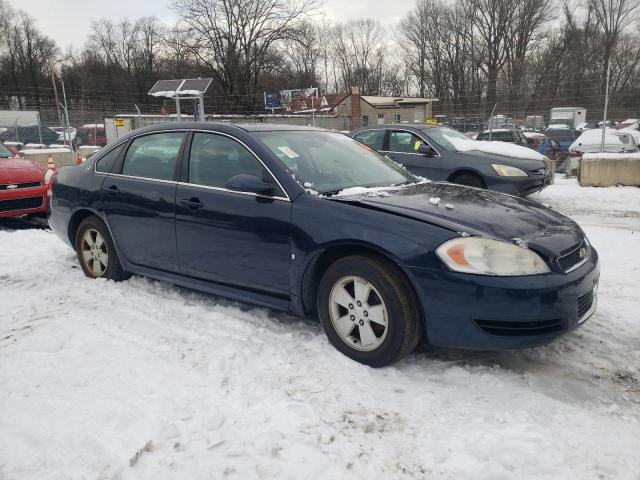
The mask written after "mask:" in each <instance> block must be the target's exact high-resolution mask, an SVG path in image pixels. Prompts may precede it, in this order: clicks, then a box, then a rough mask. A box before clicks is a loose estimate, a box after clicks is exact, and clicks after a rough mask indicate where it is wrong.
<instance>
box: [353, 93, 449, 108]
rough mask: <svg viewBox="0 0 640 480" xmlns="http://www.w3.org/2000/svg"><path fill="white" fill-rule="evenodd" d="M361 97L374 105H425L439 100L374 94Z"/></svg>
mask: <svg viewBox="0 0 640 480" xmlns="http://www.w3.org/2000/svg"><path fill="white" fill-rule="evenodd" d="M361 98H362V99H363V100H364V101H365V102H367V103H368V104H369V105H371V106H373V107H395V106H397V105H424V104H427V103H432V102H437V101H438V99H437V98H420V97H381V96H373V95H362V96H361Z"/></svg>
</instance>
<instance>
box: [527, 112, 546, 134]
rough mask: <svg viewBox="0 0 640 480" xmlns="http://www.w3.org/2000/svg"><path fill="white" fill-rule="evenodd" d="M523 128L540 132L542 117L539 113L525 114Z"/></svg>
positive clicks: (542, 125) (542, 123)
mask: <svg viewBox="0 0 640 480" xmlns="http://www.w3.org/2000/svg"><path fill="white" fill-rule="evenodd" d="M524 129H525V130H526V131H528V132H542V131H543V130H544V118H542V117H541V116H540V115H527V117H525V119H524Z"/></svg>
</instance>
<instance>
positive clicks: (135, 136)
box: [93, 128, 291, 202]
mask: <svg viewBox="0 0 640 480" xmlns="http://www.w3.org/2000/svg"><path fill="white" fill-rule="evenodd" d="M176 132H184V133H186V134H187V135H185V140H186V139H187V138H191V137H192V136H193V135H192V134H193V133H196V132H201V133H211V134H219V135H225V136H227V137H229V138H231V139H233V140H235V141H237V142H238V143H240V144H241V145H243V146H244V147H245V148H246V149H247V150H249V152H251V154H252V155H253V156H254V157H255V158H257V159H258V161H259V162H260V163H261V164H262V166H263V167H264V168H265V169H266V170H267V172H269V175H271V177H272V178H273V179H274V180H275V181H276V184H277V185H278V186H279V187H280V190H282V192H283V193H284V194H285V196H284V197H280V196H269V195H259V194H256V193H251V192H239V191H237V190H229V189H228V188H220V187H209V186H207V185H199V184H197V183H189V182H183V181H181V180H180V179H181V177H180V176H178V177H177V178H178V180H175V179H174V180H162V179H159V178H147V177H137V176H133V175H123V174H122V173H102V172H97V171H96V164H97V163H98V161H99V160H100V159H97V160H96V161H95V162H94V163H93V173H94V174H96V175H103V176H110V175H112V176H117V177H124V178H133V179H136V180H147V181H150V182H161V183H173V184H176V185H183V186H193V187H200V188H207V189H215V190H219V191H225V192H229V193H238V194H241V195H252V196H255V197H260V198H267V199H269V198H270V199H274V200H286V201H287V202H291V197H289V193H288V192H287V191H286V190H285V189H284V187H283V186H282V184H281V183H280V181H279V180H278V178H277V177H276V176H275V175H274V174H273V172H272V171H271V169H270V168H269V167H267V165H265V163H264V162H263V161H262V160H261V159H260V157H258V155H256V153H255V152H254V151H253V150H252V149H251V148H250V147H249V146H248V145H247V144H246V143H244V142H243V141H242V140H240V139H239V138H237V137H234V136H233V135H229V134H228V133H224V132H219V131H215V130H204V129H182V128H180V129H172V130H160V131H157V132H144V133H140V134H139V135H134V136H131V137H129V138H127V139H126V140H124V141H122V142H121V143H119V144H117V145H114V147H113V148H110V149H109V152H110V151H111V150H113V149H114V148H116V147H118V146H119V145H124V144H127V143H128V144H129V145H127V146H126V148H124V149H123V151H122V152H120V155H119V156H118V159H117V160H116V163H117V162H118V161H122V162H121V164H120V165H119V169H120V171H122V164H123V163H124V156H125V155H126V152H127V151H128V150H129V147H130V146H131V145H130V144H131V142H133V141H134V140H135V139H137V138H139V137H144V136H147V135H153V134H154V133H176ZM183 142H184V141H183ZM183 146H184V145H182V146H181V150H180V152H181V153H182V154H183V155H182V157H181V158H179V161H178V163H182V162H183V161H186V162H188V161H189V158H188V155H187V154H188V153H190V150H191V145H189V150H187V149H186V148H185V149H184V150H182V147H183ZM109 152H107V153H109ZM107 153H105V155H106V154H107ZM179 155H180V154H179ZM185 155H186V160H185ZM100 158H102V156H101V157H100ZM114 166H115V164H114Z"/></svg>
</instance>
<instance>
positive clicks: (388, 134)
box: [351, 125, 550, 196]
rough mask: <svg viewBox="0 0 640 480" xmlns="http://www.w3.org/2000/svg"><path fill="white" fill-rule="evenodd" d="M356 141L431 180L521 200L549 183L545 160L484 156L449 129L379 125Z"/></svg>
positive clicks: (367, 129) (355, 134)
mask: <svg viewBox="0 0 640 480" xmlns="http://www.w3.org/2000/svg"><path fill="white" fill-rule="evenodd" d="M351 136H352V137H353V138H355V139H356V140H358V141H359V142H362V143H364V144H366V145H368V146H369V147H371V148H373V149H375V150H378V151H379V152H381V153H384V154H385V155H387V156H388V157H390V158H392V159H393V160H395V161H397V162H398V163H401V164H402V165H404V166H405V167H406V168H407V169H409V171H411V172H412V173H414V174H416V175H420V176H422V177H426V178H429V179H431V180H446V181H449V182H452V183H458V184H460V185H468V186H471V187H477V188H488V189H490V190H496V191H500V192H505V193H511V194H513V195H522V196H524V195H529V194H531V193H533V192H536V191H539V190H542V189H543V188H545V187H546V186H548V185H549V182H550V173H549V170H548V168H547V165H546V163H545V162H544V161H543V160H529V159H524V158H515V157H510V156H507V154H492V153H487V152H483V151H482V149H483V146H482V145H479V144H480V143H483V142H476V141H475V140H472V139H470V138H469V137H467V136H466V135H464V134H463V133H460V132H458V131H456V130H453V129H451V128H447V127H441V126H436V125H433V126H431V125H421V126H419V127H418V126H404V125H403V126H399V125H380V126H375V127H363V128H360V129H358V130H354V131H353V132H351ZM474 146H477V149H474V148H473V147H474ZM462 147H464V148H462ZM469 147H471V149H470V150H469ZM527 151H528V149H526V150H525V152H527ZM503 167H504V168H503Z"/></svg>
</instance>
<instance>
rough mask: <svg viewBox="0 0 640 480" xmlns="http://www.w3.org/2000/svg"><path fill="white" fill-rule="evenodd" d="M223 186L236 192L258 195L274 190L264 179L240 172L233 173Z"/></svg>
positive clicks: (267, 193) (270, 192)
mask: <svg viewBox="0 0 640 480" xmlns="http://www.w3.org/2000/svg"><path fill="white" fill-rule="evenodd" d="M224 188H226V189H228V190H234V191H236V192H248V193H256V194H259V195H270V194H272V193H273V191H274V186H273V185H271V184H268V183H264V181H263V180H262V179H261V178H260V177H258V176H256V175H248V174H246V173H241V174H239V175H234V176H233V177H231V178H230V179H229V180H227V181H226V183H225V184H224Z"/></svg>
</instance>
